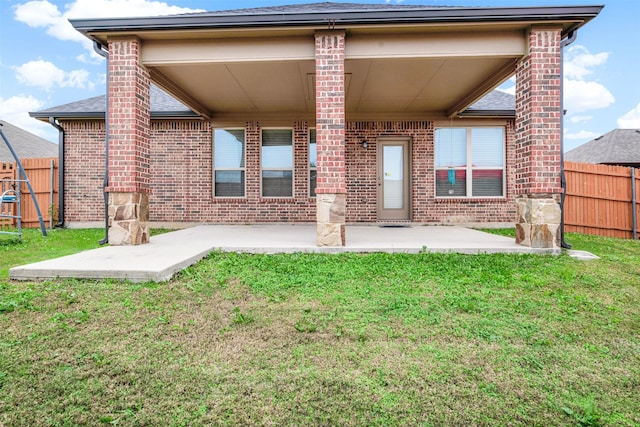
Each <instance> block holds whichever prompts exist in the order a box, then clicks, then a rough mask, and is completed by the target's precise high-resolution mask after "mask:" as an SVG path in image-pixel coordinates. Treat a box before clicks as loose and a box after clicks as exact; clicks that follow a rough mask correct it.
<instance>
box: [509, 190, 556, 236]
mask: <svg viewBox="0 0 640 427" xmlns="http://www.w3.org/2000/svg"><path fill="white" fill-rule="evenodd" d="M516 206H517V214H518V219H517V223H516V243H519V244H521V245H524V246H530V247H532V248H543V249H547V248H549V249H559V248H560V219H561V215H562V214H561V210H560V195H559V194H547V195H545V194H536V195H530V196H522V197H519V198H518V199H516Z"/></svg>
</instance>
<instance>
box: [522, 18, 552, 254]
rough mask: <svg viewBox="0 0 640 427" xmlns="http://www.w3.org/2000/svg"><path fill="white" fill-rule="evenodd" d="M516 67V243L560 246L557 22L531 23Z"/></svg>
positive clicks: (541, 246)
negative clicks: (554, 24) (523, 53)
mask: <svg viewBox="0 0 640 427" xmlns="http://www.w3.org/2000/svg"><path fill="white" fill-rule="evenodd" d="M528 42H529V53H528V56H527V57H525V58H523V59H522V61H520V63H519V64H518V66H517V69H516V148H515V157H516V158H515V163H516V164H515V169H516V203H517V223H516V242H517V243H520V244H522V245H525V246H531V247H534V248H554V249H557V248H559V247H560V217H561V215H560V194H561V192H562V187H561V183H560V171H561V165H560V161H561V155H560V154H561V153H560V150H561V134H560V132H561V126H560V125H561V122H560V121H561V120H562V117H561V114H560V96H561V90H560V86H561V81H560V59H561V57H560V42H561V29H560V28H559V27H542V26H541V27H534V28H532V29H531V32H530V33H529V40H528Z"/></svg>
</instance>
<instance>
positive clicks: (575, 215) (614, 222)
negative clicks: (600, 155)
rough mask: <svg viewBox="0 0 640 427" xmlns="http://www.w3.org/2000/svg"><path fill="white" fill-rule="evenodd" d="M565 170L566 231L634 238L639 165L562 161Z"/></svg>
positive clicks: (639, 196) (638, 211)
mask: <svg viewBox="0 0 640 427" xmlns="http://www.w3.org/2000/svg"><path fill="white" fill-rule="evenodd" d="M565 173H566V178H567V195H566V199H565V210H564V223H565V230H566V231H569V232H571V231H572V232H577V233H584V234H594V235H598V236H609V237H619V238H625V239H633V238H636V236H637V231H638V224H637V222H638V218H640V209H639V208H640V205H639V204H638V201H639V200H640V170H639V169H636V170H633V168H628V167H622V166H608V165H594V164H590V163H574V162H565ZM634 229H635V232H634Z"/></svg>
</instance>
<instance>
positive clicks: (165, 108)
mask: <svg viewBox="0 0 640 427" xmlns="http://www.w3.org/2000/svg"><path fill="white" fill-rule="evenodd" d="M515 108H516V97H515V96H513V95H510V94H508V93H506V92H501V91H499V90H494V91H492V92H489V93H488V94H487V95H486V96H485V97H484V98H482V99H480V100H479V101H478V102H476V103H475V104H473V105H472V106H471V107H469V109H468V110H466V111H465V112H464V114H461V116H465V117H466V116H474V117H479V116H491V117H498V116H499V117H502V116H507V117H513V116H515ZM104 110H105V95H100V96H95V97H93V98H88V99H83V100H81V101H76V102H71V103H69V104H64V105H59V106H57V107H51V108H47V109H46V110H40V111H36V112H32V113H29V114H30V115H31V117H35V118H37V119H41V120H48V119H49V117H53V118H56V119H64V118H66V119H91V118H95V119H102V118H104ZM196 117H199V116H198V114H196V113H194V112H193V111H191V110H189V108H188V107H186V106H185V105H184V104H183V103H181V102H180V101H178V100H177V99H175V98H173V97H172V96H171V95H169V94H168V93H166V92H165V91H163V90H162V89H160V88H159V87H157V86H156V85H153V84H152V85H151V118H156V119H158V118H196Z"/></svg>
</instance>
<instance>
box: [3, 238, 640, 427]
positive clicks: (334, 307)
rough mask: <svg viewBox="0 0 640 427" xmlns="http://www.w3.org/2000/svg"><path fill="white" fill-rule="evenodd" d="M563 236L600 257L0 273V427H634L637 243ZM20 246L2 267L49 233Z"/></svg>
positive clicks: (29, 253)
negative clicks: (130, 274)
mask: <svg viewBox="0 0 640 427" xmlns="http://www.w3.org/2000/svg"><path fill="white" fill-rule="evenodd" d="M67 232H69V234H70V235H71V234H72V233H75V232H76V230H65V231H60V235H62V234H66V233H67ZM499 232H500V233H502V234H507V235H508V234H509V233H511V231H507V232H505V231H499ZM87 233H91V232H87ZM94 233H95V236H93V235H92V236H91V237H90V238H89V236H88V235H82V234H78V235H77V236H76V237H74V236H72V235H71V236H69V237H68V238H67V237H64V238H63V237H62V236H60V237H59V238H60V240H59V243H57V244H56V245H55V246H56V247H57V248H58V249H57V250H56V251H62V250H63V249H62V247H63V246H65V244H63V243H62V241H63V240H64V239H67V240H66V241H67V243H66V245H68V247H67V249H64V250H68V251H75V250H77V249H78V246H77V242H76V240H83V239H85V238H87V239H88V240H90V241H91V242H92V243H91V244H96V243H95V242H96V241H97V240H96V238H98V239H99V238H100V237H101V235H100V232H99V231H94ZM567 240H569V242H570V243H572V244H573V245H574V248H575V249H581V250H587V251H591V252H593V253H595V254H597V255H599V256H601V257H602V258H601V259H600V260H597V261H588V262H585V261H578V260H575V259H572V258H570V257H568V256H566V255H561V256H528V255H505V254H496V255H478V256H470V255H458V254H420V255H403V254H396V255H388V254H339V255H310V254H289V255H247V254H226V253H221V252H216V253H213V254H211V255H210V256H209V257H207V258H206V259H205V260H203V261H202V262H200V263H198V264H197V265H196V266H193V267H190V268H188V269H187V270H185V271H184V272H183V273H181V274H179V275H178V277H176V278H175V279H174V280H173V281H171V282H169V283H164V284H154V283H146V284H131V283H127V282H117V281H78V280H64V281H48V282H44V283H18V282H8V281H7V280H6V279H0V297H1V298H2V299H1V301H2V304H3V305H0V322H1V323H0V328H2V329H1V330H2V334H1V335H0V337H1V338H0V396H2V399H0V425H11V426H21V425H25V426H27V425H28V426H66V425H124V426H138V425H163V426H164V425H166V426H174V425H175V426H182V425H185V426H187V425H345V426H349V425H374V426H375V425H380V426H383V425H385V426H386V425H418V426H431V425H433V426H437V425H492V426H493V425H545V426H547V425H550V426H553V425H558V426H560V425H562V426H564V425H575V426H599V425H612V426H618V425H622V426H638V425H640V399H638V395H639V393H640V246H639V243H638V242H633V241H624V240H616V239H607V238H598V237H591V236H582V235H577V234H571V235H569V236H568V237H567ZM22 245H23V246H19V249H20V250H23V251H24V252H22V254H23V255H22V256H19V255H14V254H12V255H11V256H12V257H13V258H11V259H10V258H8V257H5V256H2V258H1V259H0V272H4V273H3V274H5V276H4V277H6V271H7V269H8V268H9V267H10V266H12V265H17V264H22V263H24V262H23V261H24V259H26V258H27V257H28V258H29V260H32V259H37V258H38V257H41V256H44V255H45V254H46V253H48V252H47V251H46V250H44V251H43V250H42V249H41V248H40V247H41V246H42V245H44V246H48V245H53V243H42V242H41V241H40V239H34V240H33V241H30V240H27V239H25V243H24V244H22ZM58 245H59V246H58ZM16 247H18V246H16ZM30 247H33V249H29V248H30ZM0 248H2V250H4V247H2V246H0ZM6 252H7V253H10V252H11V250H10V249H7V251H6ZM3 255H4V252H3ZM31 257H33V258H31ZM40 259H41V258H40ZM2 307H5V308H4V309H2Z"/></svg>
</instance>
